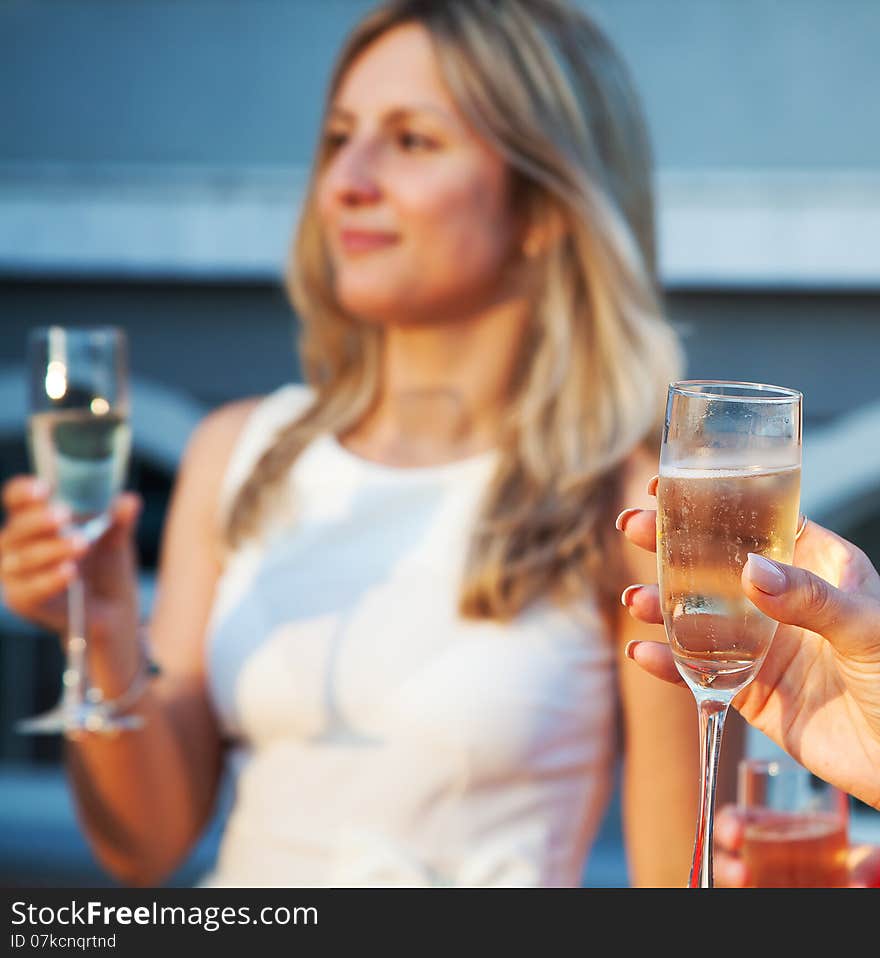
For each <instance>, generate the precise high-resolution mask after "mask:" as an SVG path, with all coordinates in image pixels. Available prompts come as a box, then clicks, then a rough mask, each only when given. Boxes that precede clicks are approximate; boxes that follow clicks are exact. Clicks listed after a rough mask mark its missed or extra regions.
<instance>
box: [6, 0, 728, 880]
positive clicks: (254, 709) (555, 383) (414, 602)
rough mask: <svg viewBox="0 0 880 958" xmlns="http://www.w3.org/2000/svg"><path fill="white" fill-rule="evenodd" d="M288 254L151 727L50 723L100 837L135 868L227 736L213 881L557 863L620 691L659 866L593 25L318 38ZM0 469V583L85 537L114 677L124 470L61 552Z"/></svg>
mask: <svg viewBox="0 0 880 958" xmlns="http://www.w3.org/2000/svg"><path fill="white" fill-rule="evenodd" d="M291 275H292V298H293V302H294V304H295V306H296V308H297V310H298V312H299V314H300V316H301V318H302V322H303V336H302V342H301V352H302V357H303V364H304V368H305V371H306V378H307V380H308V387H307V388H306V387H298V386H289V387H285V388H283V389H281V390H278V391H276V392H275V393H273V394H272V395H270V396H268V397H264V398H262V399H260V400H254V401H248V402H243V403H235V404H232V405H229V406H227V407H224V408H222V409H220V410H219V411H217V412H215V413H214V414H212V415H211V416H209V417H208V418H207V420H206V421H205V422H204V423H203V424H202V425H201V427H200V428H199V429H198V430H197V433H196V435H195V437H194V439H193V440H192V442H191V444H190V446H189V448H188V450H187V453H186V456H185V459H184V462H183V465H182V469H181V472H180V475H179V477H178V481H177V484H176V488H175V492H174V496H173V501H172V505H171V507H170V511H169V517H168V521H167V527H166V530H165V534H164V539H163V548H162V556H161V563H160V574H159V587H158V599H157V604H156V608H155V611H154V615H153V619H152V623H151V634H152V642H153V645H154V649H155V655H156V657H157V658H158V659H159V661H160V662H161V665H162V668H163V670H164V671H163V676H162V678H161V679H160V680H159V681H157V682H155V683H153V684H152V685H151V686H150V687H149V689H148V690H147V691H146V692H145V693H144V694H143V695H142V696H141V697H140V698H139V700H138V702H137V704H136V706H135V707H136V709H137V711H138V712H139V713H141V714H142V715H143V716H144V718H145V719H146V728H145V730H144V731H143V732H141V733H138V734H136V735H129V736H122V737H119V738H116V739H112V740H103V739H100V738H97V737H90V738H89V739H88V740H84V741H81V742H78V743H76V744H75V745H74V746H73V747H72V748H71V750H70V755H69V760H68V764H69V771H70V777H71V781H72V784H73V788H74V791H75V793H76V797H77V801H78V803H79V807H80V810H81V817H82V821H83V824H84V827H85V830H86V832H87V835H88V837H89V840H90V842H91V844H92V847H93V848H94V850H95V852H96V854H97V855H98V857H99V859H100V860H101V861H102V862H103V863H104V865H105V866H106V867H107V868H108V869H109V870H111V871H112V872H113V873H114V874H116V875H117V876H119V877H120V878H122V879H124V880H126V881H129V882H135V883H140V884H152V883H156V882H158V881H160V880H161V879H162V878H163V877H164V876H166V875H167V874H168V873H169V871H170V870H171V869H172V868H174V866H175V865H176V864H177V863H178V862H179V861H180V860H181V859H182V858H183V857H184V856H185V855H186V853H187V852H188V851H189V850H190V849H191V847H192V845H193V843H194V842H195V841H196V839H197V837H198V836H199V833H200V832H201V830H202V828H203V827H204V825H205V822H206V821H207V819H208V816H209V815H210V813H211V810H212V808H213V806H214V804H215V801H216V798H217V794H218V786H219V782H220V778H221V770H222V769H223V768H224V765H225V766H226V768H227V769H228V770H229V771H230V773H231V775H232V777H233V781H234V783H235V786H236V788H235V799H234V803H233V806H232V810H231V814H230V817H229V819H228V823H227V825H226V827H225V832H224V837H223V842H222V845H221V849H220V854H219V860H218V863H217V868H216V870H215V872H214V873H213V874H212V875H211V876H209V877H208V878H206V883H207V884H215V885H219V884H231V885H248V884H259V885H274V884H290V885H295V884H300V885H322V884H331V885H374V884H400V885H438V884H454V885H576V884H578V883H579V882H580V879H581V874H582V869H583V865H584V860H585V856H586V854H587V850H588V848H589V844H590V841H591V840H592V838H593V836H594V835H595V832H596V829H597V827H598V825H599V822H600V819H601V816H602V813H603V810H604V807H605V804H606V802H607V800H608V796H609V793H610V790H611V780H612V771H613V764H614V761H615V756H616V746H617V741H616V728H615V719H616V717H617V713H618V709H619V711H620V713H621V715H622V742H623V755H624V773H623V774H624V799H623V803H624V827H625V832H626V839H627V848H628V860H629V867H630V874H631V878H632V881H633V882H634V883H636V884H643V885H666V884H672V885H683V884H684V883H685V880H686V876H687V867H688V862H689V858H690V851H691V846H692V839H693V827H694V822H695V816H696V800H697V744H696V728H697V721H696V716H695V714H694V709H693V702H692V700H691V699H690V697H689V696H688V695H687V694H686V693H683V692H682V691H681V690H679V689H673V688H667V687H666V686H664V685H662V684H661V683H655V682H653V681H652V680H651V679H650V678H648V677H646V676H641V675H640V674H638V673H637V672H636V671H635V670H633V671H621V673H620V675H619V678H618V677H617V676H616V666H617V665H618V664H619V662H620V660H621V656H622V649H623V648H624V646H625V644H626V642H627V641H629V640H631V639H633V638H637V637H639V636H640V635H642V634H643V630H644V629H645V628H647V627H645V626H642V625H639V624H638V623H636V622H635V621H634V620H632V619H631V618H630V617H628V616H626V615H625V614H624V613H623V610H622V609H621V607H620V605H619V603H617V602H616V601H615V600H616V596H617V595H619V591H620V588H621V587H622V585H623V584H625V582H626V581H632V580H631V578H630V577H632V576H638V575H639V573H640V572H641V571H642V568H643V567H646V566H647V565H650V564H651V562H650V559H647V560H646V559H645V558H644V557H643V556H642V554H641V553H640V552H639V550H637V549H634V548H632V547H630V546H628V545H625V546H624V549H626V550H629V551H623V550H622V549H621V548H619V547H618V546H616V545H615V543H614V542H613V541H612V540H613V539H615V534H614V532H613V530H607V529H606V528H605V522H604V516H605V515H607V511H608V508H609V506H610V505H612V504H614V503H622V502H625V501H632V497H633V496H634V495H639V494H640V493H641V491H642V490H643V488H644V484H645V479H646V477H647V475H648V474H649V468H650V467H649V465H647V464H648V463H650V462H651V459H652V457H651V456H649V455H646V454H644V453H643V452H641V451H640V449H641V446H642V444H643V443H644V442H645V441H648V442H650V443H651V444H652V445H654V440H655V436H656V425H657V424H656V422H655V415H656V410H658V409H660V408H662V395H663V391H664V389H665V386H666V383H667V382H668V381H669V379H671V378H674V376H675V375H676V372H677V366H678V360H679V353H678V348H677V344H676V341H675V338H674V336H673V335H672V333H671V331H670V329H669V327H668V326H667V325H666V324H665V322H664V321H663V318H662V315H661V310H660V306H659V304H658V299H657V293H656V275H655V259H654V248H653V210H652V202H651V193H650V165H649V152H648V144H647V137H646V133H645V128H644V124H643V122H642V119H641V117H640V113H639V108H638V104H637V101H636V98H635V95H634V93H633V91H632V88H631V85H630V83H629V80H628V78H627V75H626V72H625V70H624V68H623V66H622V64H621V63H620V61H619V59H618V58H617V55H616V54H615V53H614V51H613V50H612V49H611V48H610V46H609V45H608V43H607V41H606V40H605V39H604V38H603V36H602V35H601V33H600V32H599V31H598V30H597V29H596V27H595V26H594V25H593V24H592V23H591V22H590V21H589V20H587V19H586V18H585V17H584V16H583V15H581V14H580V13H577V12H575V11H574V10H571V9H569V8H568V7H567V6H565V5H564V4H563V3H562V2H560V0H500V2H492V3H489V2H474V0H452V2H448V0H444V2H400V3H392V4H391V5H390V6H387V7H385V8H382V9H380V10H379V11H378V12H377V13H375V14H374V15H373V16H371V17H369V18H367V19H366V20H365V21H364V22H363V23H362V24H361V25H360V27H358V29H357V30H356V31H355V32H354V34H353V35H352V37H351V38H350V39H349V41H348V43H347V45H346V47H345V49H344V50H343V52H342V54H341V57H340V59H339V62H338V65H337V68H336V71H335V73H334V76H333V79H332V82H331V88H330V94H329V100H328V111H327V115H326V120H325V125H324V136H323V141H322V145H321V147H320V149H319V151H318V156H317V159H316V163H315V168H314V175H313V177H312V181H311V184H310V188H309V191H308V195H307V197H306V200H305V204H304V209H303V214H302V218H301V222H300V225H299V227H298V233H297V238H296V243H295V247H294V255H293V262H292V271H291ZM6 502H7V505H8V508H9V510H10V518H9V522H8V525H7V527H6V529H5V531H4V532H3V539H2V541H0V546H2V553H3V556H4V560H5V565H4V573H3V585H4V589H5V593H6V598H7V602H8V603H9V604H10V605H11V606H12V607H13V608H14V609H16V611H18V612H20V613H21V614H23V615H26V616H28V617H30V618H32V619H35V620H37V621H42V622H43V623H45V624H49V625H52V626H53V627H55V628H59V627H60V624H61V622H60V617H59V615H58V612H57V602H58V596H59V595H60V592H61V590H62V589H63V587H64V585H65V583H66V581H67V579H68V577H69V574H70V566H69V563H70V562H71V561H73V560H81V561H82V564H83V568H84V573H85V575H86V577H87V580H88V582H89V586H90V590H91V603H92V613H91V620H92V621H93V622H94V623H95V625H94V635H93V636H92V641H91V646H90V648H91V656H92V661H91V666H92V669H93V677H94V680H95V682H96V684H98V685H99V686H100V687H101V688H103V689H104V690H105V692H106V694H107V695H108V696H110V697H113V696H116V695H119V694H121V693H122V692H123V691H124V690H125V689H127V688H129V683H131V681H132V676H134V675H136V674H137V673H138V669H139V663H138V656H139V653H138V651H137V646H136V643H135V641H134V635H135V624H136V618H137V613H136V608H135V589H134V561H133V552H132V545H131V536H132V529H133V526H134V523H135V514H136V502H135V500H134V499H133V498H132V497H131V496H128V497H123V499H122V500H121V501H120V503H119V507H118V509H117V512H116V522H115V526H114V528H113V529H112V531H111V532H110V533H109V534H108V535H107V536H106V537H105V538H104V539H103V540H102V541H101V542H100V543H99V544H98V545H96V546H95V547H93V548H92V549H91V550H90V551H89V552H88V554H86V555H83V552H84V550H83V547H82V545H79V544H76V543H70V542H66V541H65V540H63V539H61V538H59V537H58V535H57V525H56V526H52V525H51V522H52V516H51V513H50V511H49V510H48V509H47V506H46V494H45V490H41V489H39V488H37V489H36V490H35V488H34V486H33V484H32V483H31V482H30V481H27V480H20V481H18V482H16V483H13V484H11V485H10V486H9V487H8V488H7V490H6ZM56 518H57V517H56ZM643 575H644V573H643ZM613 606H616V611H612V607H613ZM727 757H728V758H729V759H731V760H732V759H735V757H736V754H735V748H734V746H733V744H732V740H731V745H730V747H729V748H728V749H727Z"/></svg>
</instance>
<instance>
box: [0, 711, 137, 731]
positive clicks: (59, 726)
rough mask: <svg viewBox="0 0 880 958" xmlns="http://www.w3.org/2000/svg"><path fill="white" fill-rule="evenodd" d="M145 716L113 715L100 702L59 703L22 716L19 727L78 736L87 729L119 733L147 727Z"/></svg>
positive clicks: (24, 729) (16, 728) (19, 728)
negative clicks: (37, 713)
mask: <svg viewBox="0 0 880 958" xmlns="http://www.w3.org/2000/svg"><path fill="white" fill-rule="evenodd" d="M143 726H144V720H143V718H141V716H139V715H113V714H112V713H110V712H109V711H108V710H107V709H105V708H102V707H101V706H100V705H95V704H90V703H86V704H83V705H74V706H64V705H56V706H55V708H53V709H51V711H49V712H43V713H42V715H34V716H32V717H31V718H26V719H20V720H19V721H18V722H16V723H15V730H16V732H18V733H19V734H20V735H62V734H63V735H64V736H65V737H66V738H76V737H77V736H79V735H84V734H85V733H98V734H99V735H116V734H117V733H118V732H130V731H136V730H137V729H140V728H143Z"/></svg>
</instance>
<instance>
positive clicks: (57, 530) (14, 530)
mask: <svg viewBox="0 0 880 958" xmlns="http://www.w3.org/2000/svg"><path fill="white" fill-rule="evenodd" d="M72 518H73V513H72V512H71V511H70V509H69V508H68V507H67V506H64V505H61V504H55V505H50V506H46V505H44V504H42V503H41V504H39V505H35V506H31V507H30V508H25V509H23V510H22V511H19V512H16V513H15V514H14V515H13V516H12V518H11V519H10V520H9V523H8V524H7V525H6V527H5V528H4V530H3V532H2V533H0V550H2V551H6V550H7V549H13V548H18V547H19V546H21V545H22V544H23V543H25V542H28V541H29V540H31V539H36V538H40V537H43V536H58V535H60V534H61V532H62V530H63V529H64V528H65V527H66V526H67V525H68V524H69V523H70V520H71V519H72Z"/></svg>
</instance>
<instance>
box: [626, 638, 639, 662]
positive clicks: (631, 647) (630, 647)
mask: <svg viewBox="0 0 880 958" xmlns="http://www.w3.org/2000/svg"><path fill="white" fill-rule="evenodd" d="M638 644H639V640H638V639H630V640H629V642H627V643H626V645H625V646H624V647H623V654H624V655H625V656H626V657H627V658H628V659H633V661H635V655H634V654H633V653H634V652H635V650H636V646H637V645H638Z"/></svg>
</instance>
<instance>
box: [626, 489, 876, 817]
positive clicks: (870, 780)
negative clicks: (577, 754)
mask: <svg viewBox="0 0 880 958" xmlns="http://www.w3.org/2000/svg"><path fill="white" fill-rule="evenodd" d="M654 488H656V486H654ZM618 528H620V529H621V530H622V531H623V532H624V534H625V535H626V537H627V538H628V539H629V540H630V541H631V542H633V543H635V544H636V545H639V546H641V547H642V548H644V549H649V550H652V551H653V550H655V549H656V513H655V512H654V511H652V510H635V511H634V510H627V511H625V512H624V513H621V516H620V517H618ZM742 587H743V591H744V592H745V594H746V595H747V596H748V598H749V599H750V600H751V601H752V602H753V603H754V605H755V606H757V607H758V608H759V609H760V610H761V611H762V612H764V613H765V614H767V615H769V616H770V617H771V618H774V619H776V620H777V621H778V622H780V623H783V624H782V625H780V626H779V628H778V629H777V630H776V635H775V637H774V639H773V642H772V644H771V646H770V651H769V652H768V654H767V658H766V659H765V661H764V664H763V666H762V667H761V670H760V671H759V672H758V675H757V676H756V677H755V679H754V680H753V681H752V682H751V683H750V684H749V685H748V686H747V687H746V688H745V689H744V690H743V691H742V692H740V694H739V695H738V696H737V697H736V698H735V699H734V701H733V704H734V706H735V707H736V708H737V709H738V710H739V712H740V713H741V714H742V715H743V717H744V718H745V719H746V720H747V721H748V722H749V723H750V724H752V725H753V726H755V728H757V729H759V731H761V732H763V733H764V734H765V735H767V736H768V737H769V738H770V739H772V740H773V741H774V742H776V743H777V744H778V745H780V746H781V747H782V748H784V749H785V750H786V751H787V752H789V753H790V754H791V755H792V756H793V757H794V758H795V759H796V760H797V761H798V762H800V763H801V764H802V765H805V766H806V767H807V768H809V769H810V770H811V771H812V772H813V773H814V774H816V775H818V776H819V777H820V778H823V779H825V780H826V781H828V782H831V783H832V784H833V785H836V786H837V787H838V788H841V789H843V790H844V791H846V792H849V793H850V794H852V795H855V796H856V797H858V798H860V799H861V800H862V801H864V802H866V803H868V804H869V805H873V806H874V807H875V808H880V576H878V574H877V571H876V569H874V567H873V566H872V565H871V562H870V561H869V560H868V558H867V556H865V554H864V553H863V552H862V551H861V550H859V549H858V548H856V547H855V546H854V545H852V543H850V542H847V541H846V540H845V539H842V538H841V537H840V536H838V535H835V534H834V533H833V532H830V531H828V530H827V529H824V528H822V527H821V526H819V525H817V524H816V523H814V522H808V523H807V524H806V527H805V529H804V531H803V534H802V536H801V537H800V538H799V539H798V541H797V544H796V547H795V554H794V565H793V566H788V565H784V564H783V563H770V562H768V561H767V560H763V559H761V558H760V557H756V558H750V559H749V561H748V562H747V563H746V565H745V567H744V569H743V575H742ZM623 600H624V604H625V605H627V606H628V608H629V612H630V614H631V615H633V616H634V617H635V618H637V619H640V620H641V621H644V622H654V623H661V622H662V621H663V620H662V616H661V612H660V600H659V594H658V590H657V586H656V585H644V586H631V587H630V588H629V589H627V590H626V591H625V593H624V596H623ZM627 654H628V655H629V657H630V658H632V659H633V660H634V661H636V662H637V663H638V664H639V665H640V666H641V667H642V668H644V669H645V670H646V671H648V672H650V673H651V674H653V675H655V676H658V677H660V678H663V679H666V680H667V681H671V682H678V683H681V682H682V679H681V676H680V675H679V674H678V671H677V669H676V668H675V665H674V663H673V661H672V655H671V653H670V650H669V648H668V646H667V645H665V644H660V643H653V642H640V643H637V644H636V645H635V646H634V647H631V648H629V649H628V650H627Z"/></svg>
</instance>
